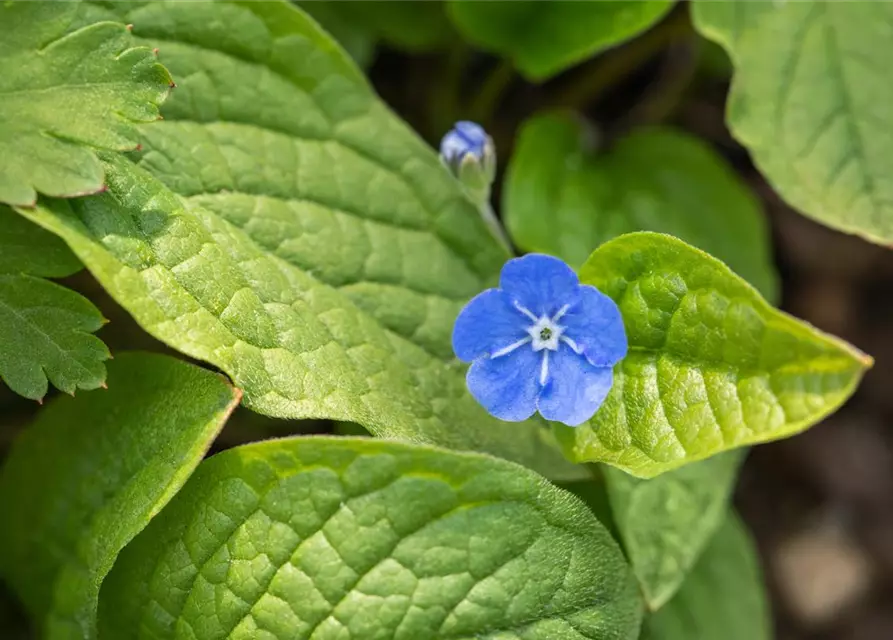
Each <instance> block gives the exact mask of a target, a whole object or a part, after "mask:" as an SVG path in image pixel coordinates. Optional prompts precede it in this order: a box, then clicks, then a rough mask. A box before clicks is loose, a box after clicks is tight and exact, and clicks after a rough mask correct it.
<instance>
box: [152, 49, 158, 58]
mask: <svg viewBox="0 0 893 640" xmlns="http://www.w3.org/2000/svg"><path fill="white" fill-rule="evenodd" d="M152 55H153V56H155V57H156V58H157V57H158V47H155V48H154V49H152Z"/></svg>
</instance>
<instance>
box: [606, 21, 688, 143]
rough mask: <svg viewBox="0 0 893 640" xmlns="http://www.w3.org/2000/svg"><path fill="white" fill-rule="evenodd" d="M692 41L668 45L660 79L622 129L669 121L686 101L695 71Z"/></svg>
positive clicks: (625, 118) (634, 108) (627, 118)
mask: <svg viewBox="0 0 893 640" xmlns="http://www.w3.org/2000/svg"><path fill="white" fill-rule="evenodd" d="M698 45H699V42H698V41H697V40H696V39H695V38H689V39H688V40H686V41H682V42H679V43H678V45H677V44H674V45H671V51H670V53H669V55H668V56H667V60H666V62H665V63H664V68H663V70H662V73H661V77H660V78H659V79H658V81H657V82H656V83H655V84H654V86H653V87H652V88H651V89H650V90H649V91H647V92H646V93H645V95H644V96H643V98H642V100H641V101H640V102H639V103H638V104H636V105H635V106H634V107H633V108H632V109H630V110H629V112H628V113H627V114H626V116H625V117H624V119H623V120H624V122H623V124H622V125H621V128H624V129H632V128H634V127H640V126H644V125H648V124H654V123H656V122H662V121H664V120H666V119H668V118H670V117H671V116H672V115H673V113H674V112H675V111H676V109H677V108H678V107H679V105H680V103H681V102H682V101H683V99H684V98H685V96H686V94H687V92H688V89H689V87H690V86H691V82H692V80H693V79H694V77H695V73H696V72H697V67H698V57H699V55H698V54H699V46H698Z"/></svg>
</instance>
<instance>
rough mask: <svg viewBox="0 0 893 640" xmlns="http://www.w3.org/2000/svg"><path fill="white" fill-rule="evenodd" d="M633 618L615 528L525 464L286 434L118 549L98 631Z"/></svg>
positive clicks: (342, 633)
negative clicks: (611, 529)
mask: <svg viewBox="0 0 893 640" xmlns="http://www.w3.org/2000/svg"><path fill="white" fill-rule="evenodd" d="M640 616H641V601H640V599H639V597H638V594H637V593H636V591H635V584H634V582H633V580H632V577H631V575H630V572H629V568H628V567H627V565H626V563H625V561H624V559H623V556H622V554H621V552H620V549H619V548H618V547H617V545H616V543H615V542H614V541H613V540H612V539H611V536H610V534H609V533H608V532H607V531H606V530H605V529H604V527H602V526H601V525H600V524H599V522H598V521H597V520H596V519H595V518H594V517H593V516H592V514H590V513H589V512H588V510H587V509H586V507H585V506H584V505H583V504H581V503H580V502H579V501H578V500H576V499H574V498H572V497H571V496H570V495H568V494H567V493H565V492H563V491H560V490H559V489H557V488H555V487H553V486H552V485H550V484H548V483H547V482H545V481H544V480H543V479H542V478H541V477H539V476H537V475H536V474H534V473H532V472H530V471H529V470H527V469H525V468H523V467H519V466H517V465H514V464H511V463H508V462H504V461H500V460H497V459H494V458H490V457H488V456H481V455H477V454H458V453H452V452H447V451H443V450H438V449H432V448H427V447H419V446H411V445H404V444H399V443H393V442H385V441H377V440H370V439H368V438H365V439H353V438H297V439H292V440H280V441H273V442H267V443H262V444H254V445H248V446H245V447H239V448H237V449H230V450H228V451H226V452H224V453H221V454H218V455H216V456H214V457H213V458H211V459H209V460H207V461H206V462H204V463H202V465H201V466H200V467H199V469H198V471H197V472H196V474H195V475H194V476H193V477H192V478H191V479H190V480H189V482H188V483H187V485H186V486H185V487H184V488H183V490H182V491H181V492H180V493H179V494H178V495H177V497H176V498H175V499H174V500H173V501H172V503H171V504H170V506H169V507H168V508H167V509H165V510H164V511H163V512H162V513H161V514H160V515H159V516H158V518H156V520H155V521H154V522H152V523H151V524H150V525H149V527H147V528H146V530H145V531H144V532H143V533H141V534H140V535H139V536H138V537H137V538H136V539H135V540H134V541H133V543H131V544H130V545H129V546H128V547H127V548H126V549H125V550H124V552H123V553H122V554H121V556H120V557H119V559H118V562H117V563H116V564H115V568H114V569H113V571H112V573H111V574H110V575H109V577H108V579H107V580H106V582H105V583H104V584H103V588H102V593H101V595H100V606H99V627H100V634H101V636H102V637H109V638H116V639H121V640H127V639H130V638H134V639H136V638H154V639H156V640H162V639H164V638H175V637H182V635H183V634H187V633H188V634H189V636H190V637H192V638H195V639H196V640H199V639H204V638H208V639H210V638H224V637H226V638H232V639H240V638H245V639H248V638H252V639H254V638H265V639H270V640H272V639H273V638H281V639H283V640H285V639H286V638H287V639H288V640H301V639H309V638H313V639H322V638H336V637H337V638H347V637H350V638H369V639H371V638H394V639H395V640H404V639H405V640H420V639H422V638H425V639H426V640H437V639H439V638H442V639H444V640H445V639H447V638H449V639H451V640H463V639H467V640H472V639H485V638H489V639H492V640H496V639H497V638H498V639H499V640H515V639H517V640H521V639H522V638H523V639H524V640H547V639H549V640H551V639H553V638H562V640H586V639H591V640H596V639H597V640H608V639H611V640H632V639H633V638H635V637H637V634H638V631H639V619H640ZM187 630H188V631H187Z"/></svg>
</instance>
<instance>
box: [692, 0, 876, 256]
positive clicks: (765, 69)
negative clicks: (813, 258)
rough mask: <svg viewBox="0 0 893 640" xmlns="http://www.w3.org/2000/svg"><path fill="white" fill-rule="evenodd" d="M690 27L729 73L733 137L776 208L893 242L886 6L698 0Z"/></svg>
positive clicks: (821, 1)
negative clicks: (721, 55)
mask: <svg viewBox="0 0 893 640" xmlns="http://www.w3.org/2000/svg"><path fill="white" fill-rule="evenodd" d="M694 17H695V23H696V25H697V26H698V28H699V29H700V30H701V32H702V33H703V34H704V35H706V36H707V37H709V38H712V39H714V40H716V41H717V42H719V43H720V44H722V45H723V46H724V47H726V49H727V50H728V51H729V53H730V55H731V57H732V60H733V62H734V64H735V69H736V72H735V77H734V81H733V83H732V90H731V94H730V97H729V107H728V121H729V126H730V128H731V130H732V133H733V134H734V135H735V137H736V138H738V140H740V141H741V142H742V143H743V144H744V145H745V146H746V147H747V148H748V149H749V150H750V152H751V154H752V155H753V158H754V161H755V162H756V164H757V166H758V167H759V168H760V170H761V171H762V172H763V173H764V174H765V175H766V177H767V178H768V179H769V181H770V182H771V183H772V185H773V186H774V187H775V188H776V189H777V190H778V192H779V193H780V194H781V195H782V197H784V198H785V200H787V201H788V202H789V203H790V204H791V205H793V206H794V207H796V208H798V209H800V210H801V211H802V212H803V213H805V214H807V215H809V216H812V217H814V218H816V219H817V220H819V221H821V222H823V223H825V224H827V225H829V226H832V227H835V228H838V229H842V230H844V231H849V232H851V233H858V234H860V235H862V236H865V237H866V238H868V239H870V240H873V241H876V242H881V243H885V244H889V243H890V242H891V241H893V178H891V175H890V170H889V169H890V165H891V163H893V112H891V110H890V109H889V108H888V104H889V103H890V101H891V100H893V84H891V79H893V75H891V72H890V68H889V64H888V59H889V55H888V51H889V46H890V41H891V39H893V4H891V3H889V2H834V1H828V0H810V1H806V2H761V1H757V2H751V1H750V0H734V1H731V2H725V3H720V2H706V1H704V0H698V1H697V2H695V3H694Z"/></svg>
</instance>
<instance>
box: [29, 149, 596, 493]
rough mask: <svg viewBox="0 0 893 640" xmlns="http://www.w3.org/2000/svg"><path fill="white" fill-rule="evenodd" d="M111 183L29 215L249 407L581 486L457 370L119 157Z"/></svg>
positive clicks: (534, 428)
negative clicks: (517, 465)
mask: <svg viewBox="0 0 893 640" xmlns="http://www.w3.org/2000/svg"><path fill="white" fill-rule="evenodd" d="M106 174H107V177H108V181H109V189H108V191H107V192H106V193H104V194H102V195H97V196H91V197H88V198H79V199H76V200H46V201H44V200H41V201H40V202H39V203H38V206H37V207H35V208H32V209H23V210H22V213H24V214H26V215H27V216H29V217H30V218H32V219H33V220H35V221H36V222H38V223H39V224H41V225H43V226H45V227H46V228H48V229H50V230H51V231H54V232H56V233H58V234H59V235H61V236H62V237H63V238H64V239H65V240H66V241H67V242H68V243H69V245H70V246H71V247H72V248H73V249H74V251H75V253H76V254H77V255H78V257H80V258H81V260H83V262H84V264H86V265H87V266H88V267H89V268H90V270H91V271H92V272H93V274H94V275H95V276H96V278H97V279H98V280H99V282H100V283H101V284H102V285H103V286H104V287H105V288H106V289H107V290H108V291H109V292H110V293H111V294H112V295H113V296H114V297H115V298H116V299H117V300H119V301H120V302H121V304H123V305H124V306H125V307H126V308H127V309H128V310H129V311H130V312H131V313H132V314H133V315H134V317H135V318H136V319H137V320H138V321H139V322H140V324H141V325H142V326H143V327H144V328H145V329H146V330H147V331H149V333H151V334H152V335H154V336H155V337H157V338H159V339H160V340H163V341H164V342H166V343H168V344H170V345H171V346H174V347H176V348H177V349H179V350H181V351H183V352H184V353H187V354H189V355H191V356H193V357H196V358H200V359H202V360H206V361H208V362H211V363H213V364H215V365H217V366H218V367H220V368H221V369H223V370H224V371H226V372H227V373H228V374H230V376H231V377H232V378H233V379H234V380H235V382H236V384H237V386H239V387H240V388H243V389H244V391H245V402H246V404H247V405H248V406H250V407H252V408H254V409H256V410H258V411H261V412H263V413H267V414H269V415H274V416H281V417H292V418H320V417H325V418H332V419H337V420H348V421H352V422H357V423H359V424H362V425H363V426H365V427H367V428H369V429H370V430H371V431H373V432H374V433H376V434H377V435H382V436H387V437H395V438H402V439H407V440H413V441H423V442H431V443H436V444H442V445H445V446H450V447H454V448H459V449H471V450H482V451H490V452H493V453H495V454H497V455H501V456H503V457H508V458H512V459H515V460H518V461H521V462H524V463H525V464H527V465H529V466H531V467H534V468H537V469H541V470H543V471H544V472H548V473H550V474H553V475H555V476H556V477H562V478H563V477H573V476H576V475H579V472H578V471H577V469H576V468H575V467H574V466H573V465H571V464H570V463H568V462H567V461H565V460H564V459H563V457H562V456H561V454H560V453H559V452H558V450H557V449H556V448H555V447H554V446H550V444H549V442H548V438H547V435H548V431H547V430H545V429H543V428H542V427H541V426H540V425H539V424H538V423H536V422H528V423H524V424H517V423H506V422H501V421H499V420H496V419H495V418H492V417H490V416H488V415H487V414H486V413H485V412H484V410H483V409H481V408H480V407H479V406H478V405H477V403H476V402H475V401H474V400H473V399H472V398H471V396H470V395H469V394H468V392H467V390H466V389H465V385H464V376H463V375H462V370H461V369H460V368H459V367H458V366H457V365H456V364H450V363H446V362H444V361H442V360H440V359H438V358H436V357H434V356H432V355H431V354H430V353H428V352H426V351H425V350H423V349H422V348H421V347H419V346H417V345H414V344H412V343H411V342H410V341H408V340H406V339H404V338H401V337H399V336H397V335H395V334H394V333H391V332H389V331H387V330H386V329H384V328H383V327H382V326H381V325H380V324H379V323H378V322H377V321H376V320H375V319H373V318H372V317H371V316H370V315H369V314H367V313H365V312H363V311H362V310H361V309H359V308H358V307H357V306H355V305H354V304H353V303H352V302H351V301H350V300H349V299H348V297H346V296H345V295H343V294H342V293H341V292H340V291H339V290H338V289H336V288H334V287H332V286H329V285H326V284H324V283H323V282H320V281H319V280H317V279H315V278H314V277H313V276H312V275H311V274H310V273H308V272H307V271H304V270H302V269H299V268H298V267H296V266H294V265H292V264H290V263H289V262H287V261H286V260H283V259H281V258H278V257H277V256H276V255H275V254H274V253H272V252H270V251H268V250H267V249H265V248H264V247H263V246H262V245H259V244H258V243H256V242H255V241H254V240H252V238H251V237H250V236H249V235H248V234H246V232H245V231H243V230H242V229H240V228H239V226H236V225H233V224H230V223H228V222H227V221H226V220H224V219H223V218H222V217H220V216H218V215H216V214H214V213H212V212H211V211H209V210H208V209H205V208H203V207H201V206H200V205H199V204H198V202H197V201H195V200H182V199H179V198H178V197H177V196H175V195H174V194H173V193H172V192H170V191H169V190H167V189H166V188H165V187H164V185H162V184H161V183H160V182H159V181H158V180H157V179H155V178H153V177H152V176H151V175H149V174H148V173H146V172H145V171H144V170H142V169H139V168H137V167H135V166H134V165H133V164H131V163H130V162H128V161H127V160H124V159H122V158H120V157H119V156H109V164H108V165H107V167H106Z"/></svg>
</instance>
